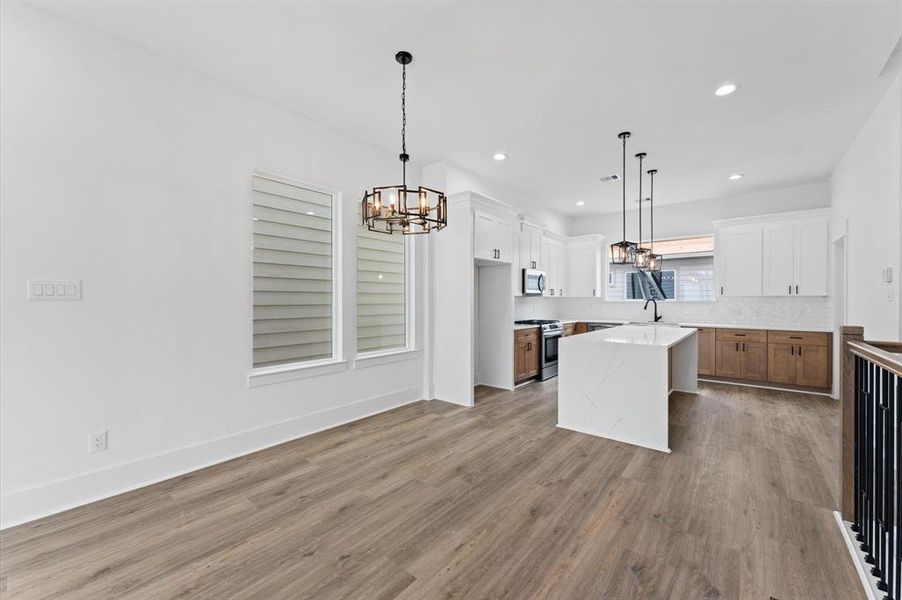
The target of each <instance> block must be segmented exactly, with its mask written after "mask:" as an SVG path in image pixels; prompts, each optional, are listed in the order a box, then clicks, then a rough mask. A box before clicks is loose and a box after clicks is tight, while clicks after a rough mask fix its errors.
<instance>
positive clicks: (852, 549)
mask: <svg viewBox="0 0 902 600" xmlns="http://www.w3.org/2000/svg"><path fill="white" fill-rule="evenodd" d="M833 516H834V517H836V523H837V524H838V525H839V530H840V531H841V532H842V537H843V540H845V542H846V548H847V549H848V550H849V554H850V555H851V556H852V562H853V563H854V564H855V570H856V571H858V579H860V580H861V587H862V589H864V593H865V594H866V595H867V597H868V600H877V598H883V596H884V594H883V592H881V591H880V590H878V589H877V585H876V582H875V581H874V578H873V577H872V576H871V575H870V573H868V572H867V571H866V570H865V569H867V568H869V567H868V564H867V563H866V562H864V554H863V553H862V552H861V550H859V548H858V542H856V541H855V537H854V536H855V533H854V532H853V531H852V530H851V529H850V528H849V524H848V523H846V522H845V521H843V520H842V515H840V514H839V512H838V511H835V510H834V511H833Z"/></svg>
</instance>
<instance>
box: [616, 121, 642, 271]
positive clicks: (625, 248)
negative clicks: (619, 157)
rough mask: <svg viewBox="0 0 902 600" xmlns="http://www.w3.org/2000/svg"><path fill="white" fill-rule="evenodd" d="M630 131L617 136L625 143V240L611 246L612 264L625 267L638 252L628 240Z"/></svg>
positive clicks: (622, 175)
mask: <svg viewBox="0 0 902 600" xmlns="http://www.w3.org/2000/svg"><path fill="white" fill-rule="evenodd" d="M630 135H631V134H630V132H629V131H623V132H620V133H618V134H617V137H618V138H620V139H621V141H622V142H623V170H622V171H621V172H620V182H621V185H622V189H623V239H622V240H621V241H619V242H617V243H616V244H611V264H612V265H625V264H628V263H630V262H632V261H633V255H634V254H635V252H636V244H635V243H633V242H629V241H627V239H626V140H627V138H629V137H630Z"/></svg>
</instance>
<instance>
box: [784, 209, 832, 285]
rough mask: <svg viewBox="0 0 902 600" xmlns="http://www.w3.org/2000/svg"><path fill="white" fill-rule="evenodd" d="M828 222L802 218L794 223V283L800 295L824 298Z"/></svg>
mask: <svg viewBox="0 0 902 600" xmlns="http://www.w3.org/2000/svg"><path fill="white" fill-rule="evenodd" d="M828 236H829V223H828V221H827V219H826V218H816V219H802V220H799V221H796V224H795V256H794V261H793V262H794V266H795V283H794V284H793V286H794V287H793V288H792V291H793V292H794V293H795V294H797V295H799V296H826V295H828V294H829V293H830V290H829V287H828V285H829V283H828V281H827V256H828V253H829V251H830V249H829V239H828Z"/></svg>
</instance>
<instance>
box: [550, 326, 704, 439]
mask: <svg viewBox="0 0 902 600" xmlns="http://www.w3.org/2000/svg"><path fill="white" fill-rule="evenodd" d="M558 369H559V375H558V397H557V398H558V423H557V425H558V427H561V428H564V429H570V430H572V431H578V432H580V433H586V434H589V435H595V436H598V437H603V438H607V439H610V440H616V441H619V442H626V443H628V444H635V445H637V446H643V447H645V448H651V449H653V450H659V451H661V452H670V445H669V438H668V433H669V432H668V429H669V419H670V417H669V412H668V408H669V401H668V399H669V395H670V392H671V391H672V390H678V391H682V392H688V393H697V392H698V332H697V330H696V329H694V328H691V327H678V326H674V325H625V326H623V327H612V328H610V329H600V330H597V331H592V332H589V333H584V334H582V335H574V336H570V337H566V338H562V339H561V341H560V342H559V348H558Z"/></svg>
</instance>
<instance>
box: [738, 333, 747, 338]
mask: <svg viewBox="0 0 902 600" xmlns="http://www.w3.org/2000/svg"><path fill="white" fill-rule="evenodd" d="M736 337H745V334H744V333H737V334H736Z"/></svg>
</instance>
